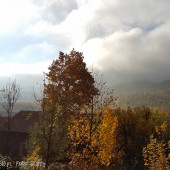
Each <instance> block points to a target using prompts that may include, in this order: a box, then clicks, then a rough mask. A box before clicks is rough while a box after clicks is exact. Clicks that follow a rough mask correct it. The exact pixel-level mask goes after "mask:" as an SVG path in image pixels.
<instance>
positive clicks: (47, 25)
mask: <svg viewBox="0 0 170 170" xmlns="http://www.w3.org/2000/svg"><path fill="white" fill-rule="evenodd" d="M169 11H170V1H169V0H161V1H160V0H147V1H143V0H0V76H11V75H14V74H42V72H43V71H47V68H48V66H49V65H50V64H51V63H52V60H53V59H56V58H57V57H58V53H59V51H63V52H66V53H68V52H69V51H70V50H71V49H72V48H75V50H77V51H81V52H83V53H84V57H85V61H86V63H87V64H88V66H89V67H91V66H92V65H93V67H96V68H98V69H100V70H101V71H102V72H104V74H105V76H106V77H107V79H108V80H110V81H111V80H112V82H114V83H115V82H116V83H119V82H124V81H128V80H129V81H131V80H140V79H144V80H153V81H157V80H164V79H169V78H170V67H169V65H170V12H169Z"/></svg>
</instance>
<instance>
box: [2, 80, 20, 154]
mask: <svg viewBox="0 0 170 170" xmlns="http://www.w3.org/2000/svg"><path fill="white" fill-rule="evenodd" d="M20 90H21V88H20V86H19V85H18V84H17V83H16V80H14V81H13V82H11V81H10V80H9V82H8V83H7V84H6V86H5V87H3V88H2V90H1V94H2V98H1V99H2V108H3V109H4V110H5V111H6V112H7V137H6V142H5V152H6V155H8V154H9V150H8V149H9V148H8V143H9V141H10V140H9V135H10V130H11V117H12V116H13V109H14V106H15V104H16V102H17V100H18V98H19V95H20Z"/></svg>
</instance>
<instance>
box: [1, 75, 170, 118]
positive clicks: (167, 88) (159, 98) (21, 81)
mask: <svg viewBox="0 0 170 170" xmlns="http://www.w3.org/2000/svg"><path fill="white" fill-rule="evenodd" d="M106 77H107V76H106ZM43 79H44V76H43V74H42V75H41V74H38V75H29V74H26V75H22V74H21V75H15V76H11V77H5V76H4V77H2V76H1V77H0V88H1V89H2V88H3V87H4V86H5V85H6V84H7V82H8V81H9V80H10V81H11V82H12V81H13V80H16V82H17V84H18V85H19V86H20V87H21V92H20V97H19V100H18V102H17V104H16V106H15V108H14V112H18V111H20V110H39V109H40V107H39V106H38V105H37V103H36V99H35V95H36V97H37V98H41V96H42V89H43ZM105 81H106V82H107V80H105ZM109 82H110V81H108V87H111V88H113V89H114V95H115V96H117V97H118V105H119V106H124V107H127V106H128V105H131V106H140V105H148V106H150V107H158V106H159V107H162V108H165V109H168V110H170V107H169V104H170V97H169V96H170V95H169V94H170V80H164V81H157V82H155V81H148V80H140V81H129V82H128V81H127V82H124V83H120V84H116V82H115V83H109ZM0 102H1V101H0ZM0 114H1V115H4V114H5V113H4V111H3V108H2V107H0Z"/></svg>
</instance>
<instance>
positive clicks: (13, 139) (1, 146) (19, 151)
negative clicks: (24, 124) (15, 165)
mask: <svg viewBox="0 0 170 170" xmlns="http://www.w3.org/2000/svg"><path fill="white" fill-rule="evenodd" d="M6 136H7V131H0V154H2V155H6V153H5V152H6V149H5V148H6V147H5V143H6ZM27 139H28V133H25V132H10V134H9V142H8V151H9V156H10V157H11V158H12V159H16V160H21V159H22V158H23V157H24V156H26V149H25V142H26V140H27Z"/></svg>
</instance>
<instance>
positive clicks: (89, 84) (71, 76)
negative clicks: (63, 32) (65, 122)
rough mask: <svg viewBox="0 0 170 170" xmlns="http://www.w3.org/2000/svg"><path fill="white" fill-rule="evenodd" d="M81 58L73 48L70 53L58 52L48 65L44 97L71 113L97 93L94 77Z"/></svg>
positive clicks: (88, 101) (87, 102)
mask: <svg viewBox="0 0 170 170" xmlns="http://www.w3.org/2000/svg"><path fill="white" fill-rule="evenodd" d="M83 59H84V57H83V54H82V53H80V52H77V51H75V50H74V49H73V50H72V51H71V52H70V54H64V53H63V52H60V54H59V58H58V59H57V60H54V61H53V63H52V64H51V66H50V67H49V73H48V74H47V79H48V81H49V82H48V84H47V85H46V86H45V93H46V97H47V98H48V99H49V100H53V101H54V103H56V104H58V105H60V106H62V108H63V112H64V113H66V112H68V111H69V112H70V113H71V112H72V113H73V112H74V110H77V109H80V107H82V106H83V105H86V104H89V103H90V102H91V99H92V97H93V96H94V95H97V94H98V90H97V89H96V88H95V87H94V79H93V77H92V75H91V74H90V72H88V70H87V68H86V63H85V62H83ZM73 106H74V107H73ZM64 110H65V111H64Z"/></svg>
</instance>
